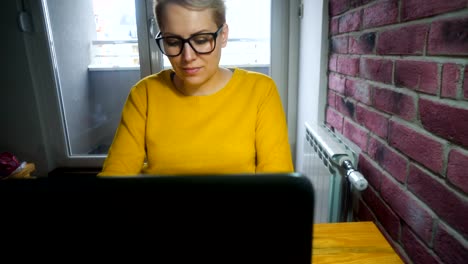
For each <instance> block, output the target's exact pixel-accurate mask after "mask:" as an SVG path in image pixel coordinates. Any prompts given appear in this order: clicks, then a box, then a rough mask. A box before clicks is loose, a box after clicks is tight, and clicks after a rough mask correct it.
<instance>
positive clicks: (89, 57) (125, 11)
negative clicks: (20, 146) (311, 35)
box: [41, 0, 290, 166]
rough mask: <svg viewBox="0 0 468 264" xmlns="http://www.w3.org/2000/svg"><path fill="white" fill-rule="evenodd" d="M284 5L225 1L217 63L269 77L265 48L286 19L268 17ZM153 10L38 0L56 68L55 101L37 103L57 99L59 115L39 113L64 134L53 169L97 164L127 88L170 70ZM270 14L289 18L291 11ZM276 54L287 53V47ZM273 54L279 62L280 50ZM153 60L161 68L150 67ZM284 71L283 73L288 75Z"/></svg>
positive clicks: (147, 4)
mask: <svg viewBox="0 0 468 264" xmlns="http://www.w3.org/2000/svg"><path fill="white" fill-rule="evenodd" d="M288 3H290V2H289V1H287V2H284V1H271V0H256V1H249V0H226V5H227V23H228V24H229V27H230V35H229V37H230V38H229V40H228V45H227V47H226V48H225V49H224V50H223V55H222V59H221V65H223V66H227V67H232V66H236V67H241V68H248V69H250V70H255V71H260V72H264V73H266V74H271V73H272V68H273V65H274V64H272V62H273V61H274V57H273V58H272V57H271V54H272V47H271V46H270V45H271V43H272V39H275V37H274V35H275V34H279V31H278V30H275V31H272V30H271V27H272V24H274V23H273V22H274V21H275V20H276V19H283V20H282V21H287V20H284V18H281V17H279V16H278V15H276V16H272V15H271V13H272V10H273V7H274V6H275V5H278V4H281V5H282V6H285V5H286V6H287V5H288ZM151 6H152V0H146V1H145V0H83V1H62V0H42V11H41V12H43V14H41V16H43V18H44V20H45V32H46V34H47V38H48V42H47V43H48V44H50V47H49V52H48V53H50V58H52V63H53V69H55V71H54V76H53V78H54V80H55V84H56V86H57V91H56V94H57V96H56V97H47V98H46V97H44V98H43V99H42V100H43V103H42V104H41V105H43V106H44V107H46V108H47V107H49V108H53V107H55V106H56V105H57V104H56V103H55V102H51V101H50V100H53V99H54V98H58V101H59V108H58V109H57V110H47V109H45V110H44V112H47V113H57V115H60V117H59V116H50V115H48V116H47V117H46V119H48V123H49V124H56V125H55V126H54V127H62V129H63V135H64V136H63V137H64V139H63V140H57V138H56V137H54V136H49V137H50V138H49V142H50V143H51V144H52V145H53V147H52V148H53V149H54V150H61V149H63V150H64V151H63V154H58V155H59V156H60V155H63V156H60V157H58V158H56V159H57V160H59V161H60V162H59V163H60V164H57V165H58V166H67V165H70V164H72V166H80V164H83V165H86V166H89V165H90V164H96V165H101V164H102V161H103V159H104V158H105V155H106V154H107V151H108V148H109V146H110V144H111V143H112V140H113V137H114V134H115V131H116V128H117V126H118V123H119V121H120V113H121V110H122V107H123V104H124V102H125V100H126V97H127V95H128V92H129V90H130V88H131V87H132V86H133V85H134V84H135V83H136V82H137V81H138V80H139V79H140V78H141V77H143V76H144V75H147V74H151V73H155V72H157V71H159V70H160V69H162V67H169V66H170V64H169V63H168V62H167V60H165V59H164V57H162V56H161V54H160V52H159V50H158V49H157V46H156V43H155V41H154V39H153V38H152V37H151V34H150V32H149V31H150V30H149V24H150V21H151V19H152V10H151ZM245 6H248V8H245ZM275 10H279V11H280V12H282V13H281V15H282V16H285V17H289V14H288V12H290V11H289V10H288V9H285V10H284V9H282V8H278V7H276V9H275ZM239 14H242V15H239ZM276 14H277V13H276ZM272 19H274V20H272ZM142 25H143V27H146V28H144V29H143V28H142ZM285 28H286V30H288V29H289V28H288V26H286V27H285ZM283 31H284V30H283ZM142 32H143V33H142ZM272 32H273V33H272ZM271 34H273V35H271ZM276 39H278V37H276ZM286 42H287V41H286ZM275 44H277V45H279V44H281V43H279V42H276V43H275ZM281 45H283V44H281ZM276 50H279V51H281V52H286V54H287V52H288V51H287V46H286V48H277V49H276ZM274 56H282V57H284V55H281V53H279V52H278V53H275V54H274ZM158 60H159V65H161V67H159V68H158V66H157V67H153V65H155V64H158V62H157V61H158ZM282 62H284V61H282ZM281 67H287V66H281ZM281 74H284V75H286V76H287V75H288V73H287V72H285V71H281ZM286 87H287V85H281V87H279V88H284V89H286ZM280 93H281V94H284V92H281V91H280ZM284 100H287V99H284ZM283 102H284V101H283ZM285 107H286V105H285ZM51 134H53V133H51ZM55 134H57V135H58V134H60V133H55ZM55 152H56V153H58V152H59V151H55ZM60 153H62V152H60ZM91 161H93V162H94V163H93V162H92V163H90V162H91Z"/></svg>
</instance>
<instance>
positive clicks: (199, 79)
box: [161, 4, 228, 87]
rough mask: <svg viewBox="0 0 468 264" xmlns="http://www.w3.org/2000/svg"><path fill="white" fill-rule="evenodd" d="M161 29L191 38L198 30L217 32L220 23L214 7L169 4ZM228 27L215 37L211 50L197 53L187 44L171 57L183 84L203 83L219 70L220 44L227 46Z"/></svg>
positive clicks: (164, 31) (199, 84) (167, 33)
mask: <svg viewBox="0 0 468 264" xmlns="http://www.w3.org/2000/svg"><path fill="white" fill-rule="evenodd" d="M163 26H164V28H162V29H161V31H162V33H163V34H164V36H171V35H172V36H180V37H182V38H189V37H190V36H192V35H193V34H197V33H214V32H216V30H217V29H218V25H216V23H215V22H214V18H213V10H212V9H205V10H201V11H200V10H197V11H195V10H190V9H186V8H184V7H182V6H179V5H176V4H168V5H167V6H166V10H165V15H164V18H163ZM227 35H228V28H227V26H224V28H223V29H222V32H220V34H219V35H218V37H217V39H216V48H215V49H214V50H213V52H211V53H209V54H197V53H196V52H195V51H194V50H193V49H192V47H191V46H190V45H189V44H188V43H185V44H184V48H183V51H182V53H181V54H180V55H179V56H176V57H169V61H170V62H171V65H172V68H173V70H174V71H175V72H176V75H177V77H178V78H180V79H181V80H182V81H183V82H184V85H188V86H199V87H201V86H203V85H204V84H205V83H207V82H208V81H209V80H210V79H211V78H212V77H213V76H214V75H215V74H216V73H217V72H218V70H219V67H218V65H219V61H220V59H221V48H223V47H225V46H226V42H227V38H228V36H227Z"/></svg>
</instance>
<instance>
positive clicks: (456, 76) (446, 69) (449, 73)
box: [441, 63, 461, 98]
mask: <svg viewBox="0 0 468 264" xmlns="http://www.w3.org/2000/svg"><path fill="white" fill-rule="evenodd" d="M460 77H461V76H460V65H457V64H453V63H447V64H444V66H443V70H442V92H441V95H442V97H448V98H456V97H457V85H458V81H459V80H460Z"/></svg>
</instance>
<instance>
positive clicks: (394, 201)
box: [381, 176, 433, 244]
mask: <svg viewBox="0 0 468 264" xmlns="http://www.w3.org/2000/svg"><path fill="white" fill-rule="evenodd" d="M381 189H382V190H381V195H382V197H383V199H384V201H386V202H387V203H388V204H389V205H390V208H392V209H393V211H394V212H395V213H397V214H398V215H399V216H400V217H401V219H402V220H403V221H404V222H405V223H406V224H407V225H408V226H410V227H411V229H413V230H414V232H415V233H416V234H417V235H418V236H419V237H421V239H422V240H423V241H424V242H425V243H426V244H428V243H429V241H431V238H432V226H433V216H432V215H431V213H430V212H429V211H428V210H427V209H426V208H425V207H424V206H423V205H422V203H421V202H419V201H417V199H416V198H415V197H414V196H413V195H412V194H410V193H408V192H406V191H405V190H404V189H403V188H402V187H401V185H400V184H398V183H396V182H395V181H394V180H391V179H390V178H389V177H386V176H385V177H383V178H382V186H381Z"/></svg>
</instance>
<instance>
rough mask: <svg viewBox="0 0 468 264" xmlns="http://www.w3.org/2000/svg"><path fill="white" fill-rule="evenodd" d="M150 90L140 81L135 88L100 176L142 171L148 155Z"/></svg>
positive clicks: (123, 112)
mask: <svg viewBox="0 0 468 264" xmlns="http://www.w3.org/2000/svg"><path fill="white" fill-rule="evenodd" d="M146 119H147V90H146V87H145V85H143V84H142V83H140V84H139V85H137V86H135V87H133V88H132V90H131V91H130V94H129V96H128V98H127V101H126V102H125V105H124V108H123V110H122V117H121V120H120V124H119V127H118V128H117V131H116V134H115V137H114V140H113V142H112V145H111V147H110V149H109V153H108V155H107V158H106V160H105V162H104V165H103V170H102V172H101V173H99V174H98V176H127V175H137V174H140V172H141V169H142V166H143V161H144V158H145V137H146Z"/></svg>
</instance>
